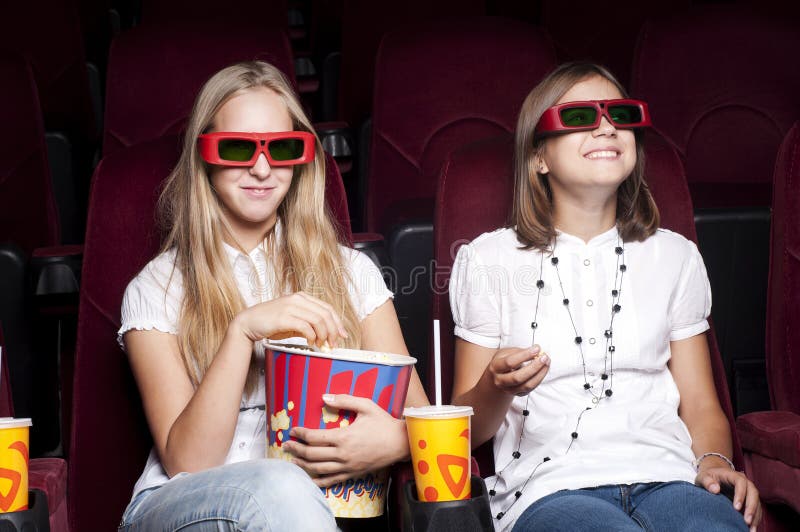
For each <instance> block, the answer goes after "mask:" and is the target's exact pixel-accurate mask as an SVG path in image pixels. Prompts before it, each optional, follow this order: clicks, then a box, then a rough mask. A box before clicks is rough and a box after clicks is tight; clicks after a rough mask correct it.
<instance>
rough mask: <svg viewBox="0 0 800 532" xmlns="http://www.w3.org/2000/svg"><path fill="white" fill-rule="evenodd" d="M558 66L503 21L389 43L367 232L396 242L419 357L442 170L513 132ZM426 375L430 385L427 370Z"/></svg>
mask: <svg viewBox="0 0 800 532" xmlns="http://www.w3.org/2000/svg"><path fill="white" fill-rule="evenodd" d="M554 66H555V53H554V51H553V48H552V45H551V43H550V40H549V39H548V37H547V36H546V35H545V34H544V32H542V31H541V30H539V29H537V28H536V27H534V26H531V25H529V24H527V23H524V22H519V21H515V20H510V19H504V18H499V17H470V18H461V19H450V20H448V21H446V22H445V21H438V22H437V21H427V22H423V23H418V24H414V25H409V26H405V27H403V28H401V29H398V30H396V31H394V32H391V33H388V34H387V35H385V36H384V38H383V41H382V43H381V46H380V49H379V50H378V57H377V62H376V67H375V91H374V105H373V115H372V133H371V145H370V156H369V172H368V175H367V178H366V183H365V186H366V201H365V203H366V216H365V222H366V230H367V231H371V232H377V233H382V234H384V235H388V253H389V259H390V263H391V264H392V267H393V272H394V273H395V280H394V281H395V286H393V288H394V291H395V292H396V294H395V306H396V307H397V312H398V316H399V318H400V325H401V326H402V328H403V332H404V336H405V338H406V343H407V345H408V347H409V350H410V351H411V353H412V355H415V356H418V355H421V354H422V353H424V352H425V351H426V350H427V347H428V339H427V337H428V331H429V330H430V321H429V314H428V313H429V312H430V289H429V282H428V278H429V275H430V271H429V268H430V261H431V258H432V256H433V252H432V246H433V244H432V236H433V233H432V225H431V222H432V219H433V199H434V196H435V194H436V178H437V175H438V172H439V168H440V167H441V165H442V163H443V162H444V160H445V158H446V156H447V153H448V152H449V151H450V150H452V149H454V148H456V147H458V146H460V145H461V144H463V143H465V142H472V141H475V140H479V139H482V138H488V137H493V136H496V135H499V134H501V133H506V132H509V131H512V130H513V129H514V127H515V125H516V120H517V113H518V112H519V108H520V106H521V105H522V101H523V100H524V98H525V96H526V95H527V94H528V91H530V89H531V87H533V86H534V85H535V84H536V83H538V82H539V80H541V79H542V78H543V77H544V76H545V74H547V73H548V72H549V71H550V70H552V68H553V67H554ZM419 358H420V359H421V360H423V361H424V360H425V358H426V357H424V356H420V357H419ZM417 369H418V370H419V371H420V375H421V376H424V374H425V371H426V367H425V364H424V363H422V364H418V366H417Z"/></svg>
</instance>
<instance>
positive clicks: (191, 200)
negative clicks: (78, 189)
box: [158, 61, 361, 394]
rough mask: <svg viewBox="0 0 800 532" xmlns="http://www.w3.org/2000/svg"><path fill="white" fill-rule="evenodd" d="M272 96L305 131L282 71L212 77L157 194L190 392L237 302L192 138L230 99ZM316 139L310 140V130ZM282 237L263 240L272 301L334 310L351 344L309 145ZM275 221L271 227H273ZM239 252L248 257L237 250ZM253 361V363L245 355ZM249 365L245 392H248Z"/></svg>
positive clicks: (319, 172)
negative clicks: (287, 298)
mask: <svg viewBox="0 0 800 532" xmlns="http://www.w3.org/2000/svg"><path fill="white" fill-rule="evenodd" d="M261 87H264V88H267V89H270V90H272V91H273V92H275V93H276V94H277V95H278V96H279V97H281V99H282V100H283V102H284V103H285V104H286V108H287V110H288V112H289V115H290V117H291V118H292V123H293V127H294V129H295V130H298V131H308V132H311V133H314V131H313V129H312V126H311V123H310V122H309V120H308V118H307V117H306V115H305V113H304V111H303V108H302V106H301V105H300V103H299V101H298V99H297V96H296V95H295V93H294V91H293V90H292V88H291V86H290V84H289V82H288V81H287V80H286V78H285V77H284V76H283V74H282V73H281V72H280V71H279V70H278V69H276V68H275V67H273V66H272V65H270V64H268V63H264V62H261V61H250V62H244V63H238V64H235V65H232V66H230V67H227V68H225V69H223V70H221V71H219V72H217V73H216V74H215V75H214V76H212V77H211V78H210V79H209V80H208V81H207V82H206V84H205V85H204V86H203V88H202V89H201V90H200V93H199V94H198V96H197V99H196V100H195V103H194V107H193V109H192V114H191V116H190V118H189V122H188V125H187V129H186V136H185V138H184V140H183V150H182V153H181V157H180V160H179V161H178V165H177V166H176V167H175V169H174V170H173V171H172V173H171V174H170V175H169V177H168V178H167V180H166V182H165V185H164V189H163V191H162V193H161V196H160V197H159V202H158V214H159V218H160V221H161V224H162V226H163V228H164V229H165V233H166V237H165V240H164V243H163V246H162V250H161V251H162V252H165V251H168V250H173V249H174V250H175V253H176V261H175V268H176V269H177V271H179V272H180V274H181V275H182V280H183V287H184V298H183V303H182V307H181V312H180V318H179V327H178V343H179V347H180V354H181V357H182V359H183V363H184V366H185V367H186V372H187V373H188V375H189V377H190V379H191V381H192V383H193V385H194V386H195V387H196V386H197V385H198V384H199V382H200V380H201V379H202V378H203V375H204V374H205V372H206V370H207V369H208V367H209V365H210V364H211V361H212V360H213V358H214V355H215V354H216V352H217V350H218V349H219V346H220V345H221V343H222V340H223V338H224V336H225V332H226V330H227V328H228V325H229V324H230V322H231V320H233V318H234V317H235V316H236V314H237V313H238V312H240V311H241V310H243V309H244V307H245V303H244V300H243V298H242V295H241V294H240V293H239V290H238V288H237V287H236V281H235V280H234V277H233V271H232V269H231V264H230V261H229V259H228V257H227V255H226V253H225V250H224V247H223V239H224V238H225V237H229V239H230V240H233V241H235V238H234V236H233V231H232V230H231V227H230V225H229V224H228V222H227V221H226V219H225V216H224V215H223V207H222V205H221V203H220V199H219V198H218V196H217V194H216V192H215V191H214V189H213V187H212V185H211V181H210V179H209V171H208V170H209V169H208V165H207V164H206V163H205V161H203V159H202V158H201V156H200V154H199V152H198V149H197V137H198V135H200V134H202V133H204V132H206V131H208V130H209V129H210V128H211V127H212V126H213V120H214V117H215V116H216V114H217V112H218V111H219V109H220V108H221V107H222V106H223V105H224V104H225V103H226V102H227V101H228V100H229V99H230V98H231V97H233V96H235V95H237V94H240V93H241V92H243V91H247V90H250V89H254V88H261ZM315 137H316V134H315ZM277 215H278V220H279V222H280V226H281V228H282V229H281V235H280V237H279V238H276V235H275V230H274V228H273V230H272V231H271V232H270V233H269V234H268V235H265V242H266V244H265V251H266V250H269V251H270V253H269V254H268V256H267V260H268V261H272V266H273V267H274V268H275V273H276V275H275V279H276V286H274V287H273V296H275V297H278V296H280V295H283V294H286V293H290V292H296V291H300V290H302V291H305V292H307V293H309V294H311V295H313V296H315V297H318V298H320V299H322V300H323V301H326V302H327V303H329V304H331V305H332V306H333V307H334V309H336V310H337V311H338V312H339V313H340V316H341V317H342V320H343V322H344V326H345V329H346V331H347V333H348V335H349V338H348V339H347V340H346V342H345V345H346V346H347V347H359V345H360V339H361V333H360V324H359V322H358V317H357V315H356V312H355V308H354V307H353V304H352V302H351V301H350V298H349V291H348V284H349V283H350V282H351V279H350V278H349V273H348V269H347V266H346V263H345V260H344V257H343V255H342V253H341V250H340V248H339V242H340V240H342V238H341V235H340V234H339V233H338V231H337V229H336V228H337V226H336V224H335V222H333V218H332V216H331V213H330V212H329V211H328V208H327V204H326V202H325V156H324V152H323V150H322V145H321V143H320V141H319V139H318V138H317V139H316V149H315V155H314V161H313V162H311V163H309V164H304V165H298V166H295V167H294V175H293V177H292V182H291V185H290V188H289V191H288V192H287V194H286V197H285V198H284V200H283V202H282V203H281V204H280V206H279V207H278V213H277ZM277 226H278V224H276V227H277ZM239 248H240V251H243V252H245V254H247V251H249V250H244V249H242V248H241V245H239ZM253 361H255V357H254V358H253ZM255 369H256V368H255V367H254V366H253V365H251V370H250V372H249V375H248V379H247V384H246V386H245V391H246V392H247V393H248V394H249V393H251V392H252V391H253V390H254V389H255V385H256V377H257V375H258V372H257V371H255Z"/></svg>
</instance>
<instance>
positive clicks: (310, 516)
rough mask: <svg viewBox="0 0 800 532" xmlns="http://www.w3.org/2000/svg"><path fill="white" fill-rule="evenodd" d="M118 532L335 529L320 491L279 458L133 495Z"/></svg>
mask: <svg viewBox="0 0 800 532" xmlns="http://www.w3.org/2000/svg"><path fill="white" fill-rule="evenodd" d="M119 530H120V531H124V532H134V531H137V532H138V531H148V532H149V531H159V530H163V531H170V532H173V531H177V530H181V531H185V532H189V531H191V532H206V531H215V532H217V531H225V530H230V531H236V532H240V531H256V530H257V531H276V532H277V531H280V532H283V531H286V530H315V531H316V530H319V531H328V530H336V522H335V521H334V519H333V514H332V513H331V510H330V508H329V507H328V503H327V502H326V501H325V498H324V497H323V495H322V491H321V490H320V489H319V488H318V487H317V486H316V485H315V484H314V482H313V481H312V480H311V478H310V477H309V476H308V475H307V474H306V473H305V472H304V471H303V470H302V469H300V468H299V467H297V466H296V465H294V464H291V463H289V462H285V461H283V460H270V459H261V460H251V461H248V462H237V463H234V464H226V465H223V466H219V467H215V468H212V469H208V470H206V471H201V472H199V473H193V474H190V475H188V474H187V475H185V476H182V477H179V478H175V479H173V480H171V481H170V482H168V483H166V484H164V485H163V486H159V487H157V488H153V489H149V490H145V491H143V492H140V493H138V494H137V495H136V497H135V498H134V499H133V501H131V503H130V504H129V505H128V508H127V510H125V514H124V515H123V517H122V524H121V525H120V527H119Z"/></svg>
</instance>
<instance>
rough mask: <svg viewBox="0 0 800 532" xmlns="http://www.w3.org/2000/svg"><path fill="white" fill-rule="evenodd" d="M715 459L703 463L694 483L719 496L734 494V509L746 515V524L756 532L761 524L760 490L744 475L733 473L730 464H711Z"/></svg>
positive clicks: (709, 458) (752, 531)
mask: <svg viewBox="0 0 800 532" xmlns="http://www.w3.org/2000/svg"><path fill="white" fill-rule="evenodd" d="M712 459H713V457H708V458H706V459H705V460H703V462H701V466H700V471H699V472H698V473H697V477H696V478H695V479H694V483H695V484H697V485H698V486H702V487H704V488H705V489H707V490H708V491H709V492H711V493H714V494H717V493H720V491H722V490H724V491H727V492H732V493H733V507H734V508H736V510H738V511H740V512H742V513H743V514H744V522H745V523H747V525H748V526H749V527H750V531H751V532H756V528H758V524H759V523H760V522H761V516H762V514H761V502H760V501H759V497H758V490H757V489H756V486H755V484H753V483H752V482H751V481H750V480H748V478H747V477H746V476H745V474H744V473H741V472H739V471H733V470H732V469H731V468H730V467H729V466H728V464H725V465H719V464H713V463H709V465H708V466H707V467H705V468H704V467H703V464H705V463H706V462H710V461H711V460H712Z"/></svg>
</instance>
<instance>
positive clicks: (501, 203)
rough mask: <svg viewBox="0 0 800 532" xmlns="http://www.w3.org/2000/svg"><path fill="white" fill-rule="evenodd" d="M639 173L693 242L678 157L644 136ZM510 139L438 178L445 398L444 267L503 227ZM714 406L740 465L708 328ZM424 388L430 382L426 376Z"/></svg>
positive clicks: (470, 154) (456, 157)
mask: <svg viewBox="0 0 800 532" xmlns="http://www.w3.org/2000/svg"><path fill="white" fill-rule="evenodd" d="M645 151H646V167H645V176H646V178H647V182H648V184H649V186H650V189H651V191H652V193H653V196H654V197H655V200H656V203H657V204H658V205H659V209H660V212H661V225H662V227H665V228H668V229H671V230H673V231H676V232H678V233H680V234H682V235H684V236H685V237H686V238H688V239H690V240H696V235H695V228H694V221H693V218H692V201H691V198H690V197H689V191H688V189H687V187H686V181H685V175H684V173H683V167H682V166H681V161H680V159H679V157H678V155H677V153H676V152H675V150H674V149H673V148H672V147H671V146H670V145H669V144H668V143H667V142H666V141H665V140H663V139H662V138H661V137H659V136H658V135H657V134H655V133H652V132H648V133H647V134H646V137H645ZM512 154H513V139H512V137H511V135H507V136H504V137H500V138H496V139H490V140H486V141H482V142H478V143H473V144H469V145H466V146H464V147H462V148H460V149H458V150H456V151H454V152H452V153H451V154H450V155H449V157H448V159H447V162H446V163H445V165H444V166H443V168H442V173H441V175H440V177H439V188H438V190H437V193H436V219H435V223H434V227H435V231H434V235H435V244H434V245H435V247H434V249H435V261H436V265H437V276H436V283H435V295H434V298H433V317H434V318H435V319H439V320H441V328H442V345H441V356H442V376H443V377H444V378H443V380H442V393H443V395H444V397H450V394H451V393H452V376H453V356H454V348H455V344H454V337H453V327H454V325H453V317H452V313H451V310H450V301H449V299H448V291H447V288H448V285H449V279H450V271H451V269H452V266H453V260H454V259H455V256H456V252H457V251H458V248H459V247H460V245H461V244H463V243H465V242H469V241H471V240H472V239H474V238H476V237H477V236H478V235H480V234H482V233H484V232H486V231H492V230H494V229H496V228H498V227H502V226H504V225H505V223H506V221H507V219H508V216H509V214H510V209H511V198H512V191H513V177H512V175H513V174H512V166H511V165H512V163H511V161H512ZM707 338H708V341H709V348H710V351H711V362H712V366H713V371H714V382H715V384H716V387H717V395H718V396H719V400H720V404H721V405H722V408H723V410H724V412H725V415H726V416H727V417H728V420H729V422H730V424H731V433H732V437H733V448H734V457H733V458H734V462H735V463H737V464H740V465H741V464H742V455H741V449H740V447H739V441H738V439H737V436H736V431H735V430H734V429H735V427H734V425H733V422H734V420H733V409H732V407H731V401H730V396H729V394H728V385H727V381H726V379H725V370H724V368H723V366H722V360H721V358H720V355H719V350H718V349H717V344H716V340H715V337H714V334H713V332H710V333H708V334H707ZM428 381H429V382H428V386H430V387H431V388H433V386H434V382H433V380H432V379H428ZM476 456H478V460H479V462H480V463H481V464H480V465H481V471H482V474H483V475H484V476H489V475H491V474H493V472H494V468H493V466H492V461H491V446H490V445H488V444H485V445H483V446H481V448H480V449H479V450H477V451H476Z"/></svg>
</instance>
